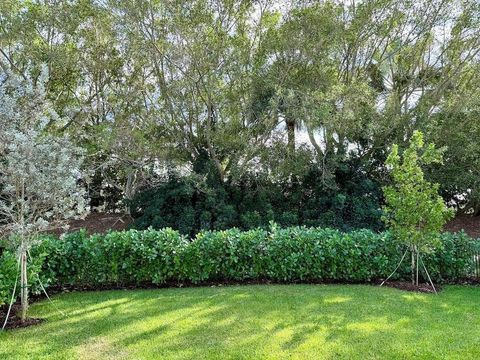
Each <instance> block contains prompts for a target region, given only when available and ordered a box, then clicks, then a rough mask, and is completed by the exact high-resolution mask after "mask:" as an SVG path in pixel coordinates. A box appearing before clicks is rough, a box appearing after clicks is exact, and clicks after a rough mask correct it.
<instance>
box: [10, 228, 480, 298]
mask: <svg viewBox="0 0 480 360" xmlns="http://www.w3.org/2000/svg"><path fill="white" fill-rule="evenodd" d="M441 243H442V247H441V248H440V249H438V250H436V251H435V252H433V253H431V254H428V255H426V257H425V262H426V264H427V265H428V267H429V269H430V271H431V275H432V277H433V278H434V279H435V280H436V281H439V282H454V281H457V280H459V279H461V278H465V277H467V276H469V275H471V274H472V267H473V261H472V259H473V253H474V252H475V251H479V250H480V249H479V247H480V243H479V242H478V241H477V240H473V239H471V238H469V237H467V236H466V235H465V234H463V233H458V234H450V233H445V234H443V235H442V236H441ZM401 250H402V249H401V246H399V245H398V242H396V241H395V240H394V239H393V238H392V236H391V235H390V234H389V233H374V232H372V231H369V230H358V231H352V232H349V233H342V232H340V231H338V230H332V229H320V228H306V227H291V228H284V229H281V228H278V227H277V226H276V225H272V226H271V228H270V229H268V230H264V229H254V230H249V231H241V230H238V229H230V230H225V231H204V232H201V233H199V234H198V235H197V236H196V237H195V238H194V239H193V240H191V241H190V240H189V239H188V238H187V237H186V236H184V235H181V234H180V233H179V232H177V231H175V230H171V229H163V230H151V229H150V230H146V231H137V230H129V231H125V232H111V233H109V234H106V235H92V236H88V235H87V234H86V233H85V232H84V231H80V232H76V233H72V234H68V235H66V236H65V237H64V238H63V239H61V240H59V239H58V238H56V237H48V238H45V239H44V240H43V242H42V243H41V245H38V246H36V247H35V248H34V249H33V251H32V256H33V258H34V259H36V260H35V261H34V262H32V263H31V265H30V266H31V272H33V273H35V274H36V273H38V270H39V269H40V267H41V274H42V281H43V283H44V284H45V285H61V286H68V285H72V286H80V287H102V286H105V287H111V286H124V285H133V286H135V285H137V286H138V285H161V284H165V283H176V284H179V283H201V282H216V281H245V280H253V281H255V280H271V281H277V282H302V281H303V282H309V281H314V282H320V281H335V282H368V281H372V280H375V279H379V278H384V277H386V276H387V275H388V273H389V272H391V269H392V268H393V267H394V266H395V265H396V264H397V263H398V261H399V259H400V256H401V252H402V251H401ZM0 266H1V271H0V295H1V296H0V303H3V302H5V301H6V299H7V297H8V296H9V294H8V290H11V287H12V285H13V282H14V279H15V274H16V261H15V258H14V256H13V255H12V254H11V253H9V252H5V253H4V254H3V257H2V262H1V265H0ZM408 274H409V267H408V264H404V266H402V267H401V268H400V269H399V272H398V274H397V275H396V276H397V278H407V277H408ZM32 276H33V275H32ZM33 279H35V278H33ZM32 283H33V284H36V285H37V286H38V282H35V281H32Z"/></svg>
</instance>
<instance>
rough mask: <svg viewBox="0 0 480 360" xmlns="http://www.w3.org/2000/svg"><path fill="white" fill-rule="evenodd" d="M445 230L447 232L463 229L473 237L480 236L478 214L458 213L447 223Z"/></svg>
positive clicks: (479, 218)
mask: <svg viewBox="0 0 480 360" xmlns="http://www.w3.org/2000/svg"><path fill="white" fill-rule="evenodd" d="M445 230H446V231H449V232H458V231H461V230H464V231H465V232H466V233H467V234H468V235H469V236H471V237H473V238H478V237H480V216H470V215H459V216H457V217H456V218H455V219H453V220H452V221H450V222H449V223H448V224H447V225H445Z"/></svg>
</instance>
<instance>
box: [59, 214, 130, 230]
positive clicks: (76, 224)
mask: <svg viewBox="0 0 480 360" xmlns="http://www.w3.org/2000/svg"><path fill="white" fill-rule="evenodd" d="M132 222H133V219H132V218H131V217H130V215H127V214H109V213H98V212H92V213H90V214H89V215H87V217H86V218H85V219H83V220H72V221H70V222H69V223H68V225H69V228H68V230H66V231H65V230H64V229H56V230H53V231H52V233H53V234H55V235H61V234H63V233H65V232H74V231H76V230H80V229H85V230H86V231H87V233H88V234H90V235H91V234H105V233H107V232H108V231H122V230H126V229H128V227H129V226H130V224H131V223H132Z"/></svg>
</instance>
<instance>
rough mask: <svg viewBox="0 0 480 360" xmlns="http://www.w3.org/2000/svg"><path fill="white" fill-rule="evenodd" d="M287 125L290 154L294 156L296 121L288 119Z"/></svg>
mask: <svg viewBox="0 0 480 360" xmlns="http://www.w3.org/2000/svg"><path fill="white" fill-rule="evenodd" d="M285 123H286V124H287V146H288V152H289V153H290V154H293V153H294V152H295V120H292V119H289V118H287V119H286V120H285Z"/></svg>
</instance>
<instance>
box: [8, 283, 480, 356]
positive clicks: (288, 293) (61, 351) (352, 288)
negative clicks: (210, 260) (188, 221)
mask: <svg viewBox="0 0 480 360" xmlns="http://www.w3.org/2000/svg"><path fill="white" fill-rule="evenodd" d="M54 304H55V305H56V306H57V307H58V308H59V309H61V310H62V311H64V312H66V313H68V317H63V316H61V315H60V314H59V313H58V312H57V310H56V309H55V307H53V306H52V304H51V303H49V302H46V301H44V302H41V303H36V304H34V305H33V306H32V307H31V311H30V315H31V316H34V317H42V318H45V319H46V322H44V323H43V324H42V325H39V326H35V327H31V328H27V329H20V330H13V331H8V332H5V333H0V359H22V360H24V359H102V360H103V359H462V360H464V359H480V287H461V286H448V287H446V288H445V289H444V290H443V291H442V292H441V293H440V295H438V296H435V295H429V294H417V293H407V292H402V291H400V290H396V289H390V288H380V287H374V286H363V285H345V286H341V285H338V286H337V285H265V286H256V285H254V286H232V287H200V288H185V289H159V290H138V291H104V292H83V293H68V294H62V295H58V296H55V297H54Z"/></svg>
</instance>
